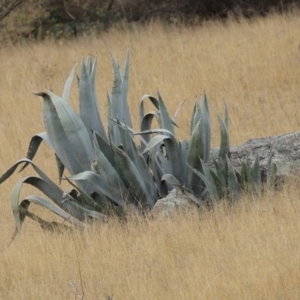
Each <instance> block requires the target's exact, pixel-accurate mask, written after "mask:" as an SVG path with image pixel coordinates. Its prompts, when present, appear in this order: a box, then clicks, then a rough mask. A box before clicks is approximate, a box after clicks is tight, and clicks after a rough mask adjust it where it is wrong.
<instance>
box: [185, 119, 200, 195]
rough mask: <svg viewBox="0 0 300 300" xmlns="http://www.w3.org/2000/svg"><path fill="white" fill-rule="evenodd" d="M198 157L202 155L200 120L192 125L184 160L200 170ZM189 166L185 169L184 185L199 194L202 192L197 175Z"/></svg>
mask: <svg viewBox="0 0 300 300" xmlns="http://www.w3.org/2000/svg"><path fill="white" fill-rule="evenodd" d="M199 157H203V145H202V138H201V125H200V122H198V123H197V125H196V126H195V127H194V130H193V133H192V136H191V138H190V141H189V145H188V152H187V159H186V162H187V164H188V165H189V166H191V168H193V169H196V170H197V171H199V172H201V171H202V164H201V161H200V158H199ZM191 168H188V169H187V175H186V186H187V187H188V188H190V189H192V190H193V191H194V193H195V194H196V195H199V194H200V193H201V192H202V188H201V184H199V176H197V175H196V174H195V173H194V172H193V170H192V169H191Z"/></svg>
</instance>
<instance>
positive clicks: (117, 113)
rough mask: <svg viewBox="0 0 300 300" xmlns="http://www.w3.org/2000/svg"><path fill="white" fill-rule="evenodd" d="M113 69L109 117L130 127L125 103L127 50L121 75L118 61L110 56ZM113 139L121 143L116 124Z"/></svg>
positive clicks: (127, 66) (130, 122)
mask: <svg viewBox="0 0 300 300" xmlns="http://www.w3.org/2000/svg"><path fill="white" fill-rule="evenodd" d="M111 60H112V64H113V69H114V82H113V88H112V93H111V115H110V117H111V118H116V119H118V120H120V122H122V123H124V124H125V125H127V126H129V127H132V121H131V116H130V112H129V107H128V103H127V89H128V69H129V52H127V56H126V62H125V72H124V76H123V77H122V72H121V69H120V65H119V63H118V62H117V61H116V60H115V59H114V57H113V56H111ZM113 128H114V129H113V131H114V136H113V140H114V143H115V144H116V145H120V144H121V137H120V132H119V131H118V130H116V125H114V126H113Z"/></svg>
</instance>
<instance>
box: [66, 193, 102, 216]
mask: <svg viewBox="0 0 300 300" xmlns="http://www.w3.org/2000/svg"><path fill="white" fill-rule="evenodd" d="M62 204H63V208H64V210H65V211H66V212H67V213H69V214H70V215H71V216H73V217H74V218H76V219H77V220H79V221H84V220H85V219H86V218H87V217H93V218H95V219H101V220H106V217H105V215H104V214H102V213H100V212H97V211H95V210H94V209H93V207H89V206H87V205H86V204H83V203H80V202H78V201H77V200H76V199H74V198H73V197H72V196H71V195H70V194H66V195H64V198H63V201H62Z"/></svg>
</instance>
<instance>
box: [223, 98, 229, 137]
mask: <svg viewBox="0 0 300 300" xmlns="http://www.w3.org/2000/svg"><path fill="white" fill-rule="evenodd" d="M224 110H225V118H224V123H225V126H226V128H227V131H228V128H229V121H228V120H229V118H228V107H227V104H226V102H224Z"/></svg>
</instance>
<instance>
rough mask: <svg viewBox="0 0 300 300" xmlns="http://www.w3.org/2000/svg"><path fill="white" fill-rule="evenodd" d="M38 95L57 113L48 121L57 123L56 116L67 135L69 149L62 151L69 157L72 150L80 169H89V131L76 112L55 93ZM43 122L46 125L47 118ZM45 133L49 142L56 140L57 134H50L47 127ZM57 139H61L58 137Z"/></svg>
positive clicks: (90, 148) (91, 153) (91, 151)
mask: <svg viewBox="0 0 300 300" xmlns="http://www.w3.org/2000/svg"><path fill="white" fill-rule="evenodd" d="M38 95H39V96H42V97H43V98H44V103H45V102H46V103H49V104H50V107H49V108H50V110H51V109H54V110H55V112H56V113H57V115H56V118H55V119H52V120H50V122H52V123H54V122H56V123H58V122H57V117H58V119H59V122H60V123H61V126H62V127H63V130H64V132H65V135H66V137H67V140H68V141H69V143H70V146H71V149H64V151H66V152H67V153H68V155H67V156H68V157H69V153H70V152H72V150H73V152H74V156H75V158H76V160H77V162H78V163H79V165H80V167H81V170H89V169H90V163H91V161H92V159H93V156H94V151H93V146H92V143H91V139H90V137H89V133H88V131H87V128H86V127H85V125H84V123H83V122H82V120H81V119H80V118H79V117H78V115H77V114H76V112H75V111H74V110H73V108H72V107H71V106H70V105H69V104H68V103H67V102H65V101H62V99H61V98H59V97H58V96H56V95H55V94H53V93H51V92H48V93H39V94H38ZM48 111H49V109H48ZM46 113H47V112H46ZM49 117H51V116H49ZM45 123H46V124H45V125H46V126H47V125H48V122H47V120H46V122H45ZM47 133H48V135H49V139H50V141H51V143H52V144H53V140H56V137H57V136H56V135H52V132H51V133H50V132H48V129H47ZM50 134H51V135H50ZM54 134H55V133H54ZM59 139H60V140H61V138H60V137H59ZM56 153H57V155H58V156H59V158H60V159H61V161H62V162H63V163H64V165H65V166H67V165H66V164H65V162H64V159H62V157H61V156H60V153H59V152H56ZM72 169H73V166H72Z"/></svg>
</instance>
